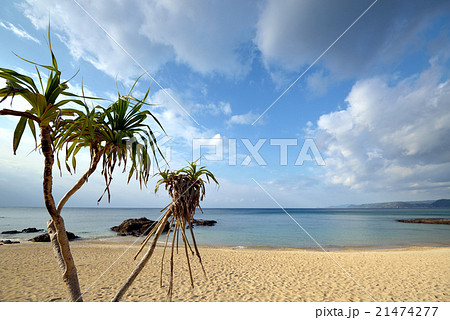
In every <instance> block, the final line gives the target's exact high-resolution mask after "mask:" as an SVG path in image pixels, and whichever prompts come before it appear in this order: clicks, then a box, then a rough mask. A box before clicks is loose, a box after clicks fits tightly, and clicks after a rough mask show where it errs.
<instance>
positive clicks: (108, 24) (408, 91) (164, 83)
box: [0, 0, 450, 207]
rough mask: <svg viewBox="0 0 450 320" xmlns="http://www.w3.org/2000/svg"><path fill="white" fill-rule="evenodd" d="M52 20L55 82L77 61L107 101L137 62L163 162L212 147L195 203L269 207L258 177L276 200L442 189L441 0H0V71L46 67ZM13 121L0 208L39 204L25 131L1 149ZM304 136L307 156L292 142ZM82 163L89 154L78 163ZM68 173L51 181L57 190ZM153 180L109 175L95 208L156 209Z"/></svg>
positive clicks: (87, 196) (411, 196) (448, 158)
mask: <svg viewBox="0 0 450 320" xmlns="http://www.w3.org/2000/svg"><path fill="white" fill-rule="evenodd" d="M370 6H371V7H370ZM369 7H370V9H369V10H367V9H368V8H369ZM366 10H367V11H366ZM365 11H366V12H365ZM364 12H365V13H364ZM363 13H364V14H363ZM362 14H363V15H362ZM361 15H362V16H361ZM49 17H50V19H51V25H52V44H53V50H54V52H55V54H56V56H57V58H58V62H59V66H60V69H61V70H62V72H63V77H64V78H66V79H69V78H70V77H71V76H72V75H73V74H75V73H76V72H77V70H78V69H79V70H80V72H79V73H78V75H77V76H76V77H75V78H74V79H73V80H71V82H70V83H71V88H72V90H73V91H75V92H80V90H81V84H82V83H83V86H84V88H85V90H86V91H87V92H88V93H89V94H92V95H94V96H99V97H105V98H110V99H114V97H115V93H116V79H117V85H118V87H119V89H120V90H121V92H126V91H127V90H128V89H129V88H130V85H131V84H132V83H133V81H134V80H135V79H136V78H137V77H138V76H140V75H141V74H143V73H148V74H149V75H151V76H152V78H153V79H154V80H156V82H157V83H156V82H155V81H153V80H152V79H151V78H150V77H149V76H148V75H147V74H146V75H144V76H143V78H142V80H141V81H140V83H139V86H138V88H137V92H136V95H137V96H138V97H139V94H140V93H142V92H144V91H145V90H146V88H148V86H149V85H151V96H150V102H152V103H155V104H157V105H156V106H154V107H152V108H151V109H150V110H151V111H152V112H153V113H154V114H155V115H156V116H157V117H158V119H160V121H161V122H162V124H163V126H164V128H165V130H166V131H167V134H168V136H169V137H170V140H169V139H166V138H164V137H163V136H161V139H162V140H161V148H162V150H163V151H164V152H166V151H167V152H168V155H169V158H170V159H171V160H170V162H169V165H170V167H171V168H173V169H178V168H180V167H181V166H184V165H185V163H186V161H187V160H189V161H191V160H192V158H193V156H194V155H195V154H196V153H195V150H196V149H195V148H194V147H193V145H196V144H197V145H198V144H215V147H202V149H201V151H202V152H203V157H202V164H206V165H207V166H208V168H209V169H210V170H212V171H213V172H214V173H215V174H216V176H217V177H218V178H219V180H220V182H221V186H220V188H219V189H218V190H217V188H214V187H210V188H209V189H208V195H207V198H206V200H205V204H204V206H206V207H208V206H209V207H276V206H277V204H276V203H275V202H274V201H273V200H272V199H271V198H270V197H268V195H267V194H266V193H265V192H264V191H263V190H262V189H261V187H260V186H258V184H257V183H256V182H258V183H259V184H260V185H261V186H262V187H263V188H264V189H265V190H266V191H267V192H268V193H269V194H271V195H272V197H273V198H274V199H276V200H277V201H278V202H279V204H280V205H282V206H284V207H327V206H333V205H340V204H345V203H367V202H383V201H395V200H425V199H438V198H445V197H446V198H448V197H449V196H450V151H449V150H450V139H448V137H449V136H450V81H449V58H450V56H449V52H450V22H449V21H450V3H449V2H448V1H436V0H427V1H425V0H414V1H404V0H398V1H387V0H378V1H375V2H374V1H373V0H370V1H365V0H341V1H332V0H321V1H306V0H305V1H300V0H298V1H278V0H277V1H274V0H267V1H200V0H190V1H181V0H180V1H156V0H155V1H137V0H136V1H132V0H130V1H106V0H97V1H87V0H77V1H74V0H66V1H54V0H39V1H37V0H26V1H25V0H24V1H8V2H6V3H4V4H3V7H2V13H1V15H0V36H1V39H2V43H3V45H2V46H1V48H0V61H1V63H0V64H1V67H4V68H11V69H16V70H19V71H21V72H24V73H27V74H29V75H31V76H35V71H34V70H33V68H32V66H31V65H29V64H27V63H24V62H22V61H20V60H19V59H18V58H17V57H15V56H14V54H13V52H14V53H16V54H18V55H20V56H22V57H24V58H28V59H31V60H34V61H37V62H40V63H43V64H48V63H50V61H49V54H48V49H47V46H46V41H47V40H46V29H47V27H48V20H49ZM358 17H360V19H359V20H357V19H358ZM356 20H357V21H356ZM355 21H356V22H355ZM354 22H355V23H354ZM353 23H354V24H353ZM352 24H353V25H352ZM349 26H351V28H350V29H348V30H347V32H345V34H343V33H344V31H345V30H346V29H347V28H348V27H349ZM337 39H338V41H336V40H337ZM335 41H336V42H335ZM334 42H335V44H334V45H333V46H332V47H330V45H332V44H333V43H334ZM5 44H6V45H5ZM327 48H329V50H328V51H326V53H325V54H324V55H323V56H322V57H321V58H320V59H319V60H318V61H317V62H316V63H315V64H314V65H313V66H312V67H311V68H309V67H310V66H311V64H313V63H314V62H315V61H316V59H317V58H318V57H320V56H321V54H322V53H324V52H325V50H326V49H327ZM308 68H309V69H308ZM306 70H307V72H306V73H305V74H304V75H303V76H302V77H301V78H300V79H298V78H299V76H300V75H302V74H303V73H304V72H305V71H306ZM296 79H298V81H297V82H295V84H294V85H292V84H293V83H294V81H295V80H296ZM0 84H1V85H3V84H4V82H1V83H0ZM291 85H292V87H290V86H291ZM289 87H290V89H289V90H288V91H286V92H285V90H286V89H287V88H289ZM284 92H285V94H283V93H284ZM280 96H281V98H280V99H279V100H278V101H277V102H276V103H275V104H273V102H274V101H276V100H277V99H278V98H279V97H280ZM3 104H4V105H5V106H8V101H5V102H4V103H3ZM272 104H273V105H272ZM271 105H272V106H271ZM269 106H271V108H270V109H269V110H268V111H267V112H266V113H265V114H264V115H263V116H262V117H261V118H259V117H260V116H261V114H263V112H264V111H265V110H266V109H267V108H268V107H269ZM13 107H14V108H17V109H25V108H26V106H25V104H24V103H23V101H20V99H16V100H15V101H14V104H13ZM16 121H17V119H15V118H12V117H0V182H1V184H0V205H4V206H9V205H29V206H41V205H43V200H42V193H41V178H42V162H43V159H42V156H41V155H40V154H39V153H37V152H34V153H30V151H31V150H32V148H33V142H32V141H31V135H28V136H27V137H25V138H24V140H23V141H22V145H21V147H20V149H19V152H18V154H17V155H16V156H13V155H12V143H11V141H12V135H13V131H14V127H15V123H16ZM255 121H256V122H255ZM149 123H150V125H151V126H153V127H155V128H156V126H155V124H154V123H151V122H150V121H149ZM202 139H203V140H202ZM261 139H262V140H261ZM264 139H265V140H264ZM271 139H272V140H271ZM274 139H283V140H274ZM168 140H169V141H168ZM230 141H231V144H230ZM311 141H312V142H313V144H314V146H315V147H317V151H318V153H317V152H315V151H314V150H313V149H312V148H309V147H307V148H306V149H305V150H303V153H302V151H301V150H302V146H311ZM258 142H259V143H260V148H259V149H258V150H253V151H254V153H252V152H251V150H249V149H252V146H255V145H256V146H259V145H258ZM305 142H306V143H305ZM233 143H235V145H236V149H234V148H233V146H234V145H233ZM280 143H281V144H284V147H283V146H280V145H279V144H280ZM304 143H305V145H304ZM249 144H250V145H249ZM221 146H223V156H222V157H221V156H220V155H219V154H217V153H216V154H215V155H212V154H211V153H213V151H214V150H216V151H217V150H220V147H221ZM230 146H231V147H230ZM248 146H250V148H247V147H248ZM214 148H215V149H214ZM217 148H218V149H217ZM253 148H254V149H255V148H256V147H253ZM256 149H257V148H256ZM193 150H194V151H193ZM230 150H231V151H230ZM234 150H235V151H236V152H235V153H236V157H235V159H236V160H235V161H234ZM283 150H287V154H286V155H287V158H286V160H285V162H286V163H283V161H282V160H283V159H281V158H282V157H283V156H284V154H283ZM230 152H231V153H230ZM208 153H210V154H209V155H208ZM258 156H260V158H261V159H262V160H263V162H261V161H260V159H259V158H258ZM299 158H301V159H303V160H306V161H304V162H303V163H302V165H299V163H301V162H302V161H300V162H299V161H297V164H296V160H298V159H299ZM319 158H321V159H323V161H324V163H321V161H319V160H321V159H319ZM208 159H209V160H208ZM83 164H84V166H85V167H87V165H88V154H87V153H84V154H81V155H80V159H79V164H78V167H79V168H80V169H79V171H80V172H79V173H77V174H80V173H81V172H82V168H83ZM230 164H231V165H230ZM262 164H263V165H262ZM319 164H322V165H319ZM323 164H324V165H323ZM55 175H57V176H58V175H59V173H57V172H56V171H55ZM77 177H78V175H73V176H71V175H70V174H69V173H67V172H63V177H62V178H60V177H56V178H55V184H54V190H55V195H56V198H58V197H60V196H61V195H62V194H64V193H65V191H66V190H67V189H69V188H70V186H71V185H72V184H73V183H74V182H75V181H76V180H77ZM255 181H256V182H255ZM153 186H154V181H151V182H150V183H149V186H148V188H147V189H144V190H140V189H139V186H138V184H137V183H135V182H132V183H130V184H129V185H126V179H125V176H124V175H123V174H121V173H120V172H119V171H117V172H116V175H115V177H114V182H113V187H112V201H111V203H110V204H108V203H106V201H103V202H102V203H101V206H114V207H158V206H162V205H164V206H165V205H166V204H167V203H168V198H167V196H166V195H165V194H164V193H162V192H161V191H160V194H159V195H157V196H155V195H154V193H153V189H154V188H153ZM102 191H103V181H102V178H101V176H100V173H97V174H96V175H95V176H93V177H92V178H91V179H90V181H89V183H88V184H87V185H85V186H84V187H83V189H82V190H81V191H80V192H79V193H78V194H77V195H76V196H75V197H74V198H73V199H71V200H70V202H69V205H71V206H95V205H96V200H97V198H98V197H99V196H100V194H101V193H102Z"/></svg>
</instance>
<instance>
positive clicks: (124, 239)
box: [0, 236, 450, 252]
mask: <svg viewBox="0 0 450 320" xmlns="http://www.w3.org/2000/svg"><path fill="white" fill-rule="evenodd" d="M144 238H145V237H134V236H117V237H106V238H105V237H98V238H82V237H80V238H79V239H75V240H72V241H70V244H71V245H72V244H74V243H90V244H95V243H98V244H102V243H111V244H121V243H122V244H128V245H130V244H133V243H134V244H135V245H136V246H139V245H140V243H141V242H142V240H143V239H144ZM139 239H140V240H139ZM4 240H11V241H19V242H20V243H13V244H4V245H6V246H14V245H15V246H17V245H21V244H34V243H42V244H45V243H48V242H32V241H30V240H28V239H27V240H22V239H17V238H0V241H4ZM169 243H170V242H169ZM162 244H164V241H163V240H159V241H158V246H161V245H162ZM0 245H1V242H0ZM198 247H199V248H209V249H215V248H216V249H234V250H242V249H252V250H273V251H276V250H304V251H312V252H314V251H320V252H323V250H322V249H321V248H320V247H318V246H314V247H279V246H242V245H237V246H226V245H200V244H198ZM322 248H323V249H325V250H326V251H327V252H340V251H343V252H345V251H379V250H403V249H404V250H409V249H415V248H421V249H427V248H429V249H433V248H450V243H448V244H430V243H419V244H411V245H384V246H367V245H366V246H322Z"/></svg>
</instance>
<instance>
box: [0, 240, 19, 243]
mask: <svg viewBox="0 0 450 320" xmlns="http://www.w3.org/2000/svg"><path fill="white" fill-rule="evenodd" d="M14 243H20V241H12V240H2V241H0V244H14Z"/></svg>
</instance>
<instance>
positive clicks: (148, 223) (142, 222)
mask: <svg viewBox="0 0 450 320" xmlns="http://www.w3.org/2000/svg"><path fill="white" fill-rule="evenodd" d="M157 222H158V221H153V220H149V219H147V218H145V217H143V218H139V219H127V220H125V221H124V222H122V223H121V224H120V225H118V226H114V227H111V230H112V231H115V232H117V233H118V235H120V236H123V235H130V236H135V237H139V236H142V235H144V236H146V235H147V234H149V232H150V231H151V230H152V229H153V228H154V226H155V225H156V223H157ZM169 228H170V225H169V223H168V222H167V223H166V225H165V226H164V230H163V232H167V231H169Z"/></svg>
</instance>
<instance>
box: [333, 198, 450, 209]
mask: <svg viewBox="0 0 450 320" xmlns="http://www.w3.org/2000/svg"><path fill="white" fill-rule="evenodd" d="M334 208H359V209H439V208H450V199H439V200H425V201H395V202H380V203H366V204H359V205H356V204H349V205H342V206H338V207H334Z"/></svg>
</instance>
